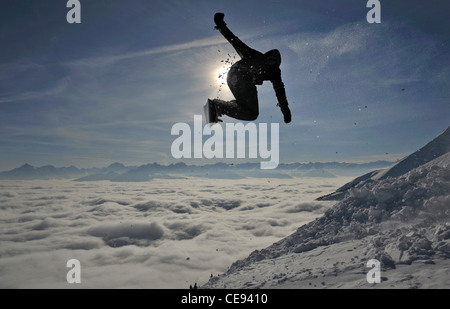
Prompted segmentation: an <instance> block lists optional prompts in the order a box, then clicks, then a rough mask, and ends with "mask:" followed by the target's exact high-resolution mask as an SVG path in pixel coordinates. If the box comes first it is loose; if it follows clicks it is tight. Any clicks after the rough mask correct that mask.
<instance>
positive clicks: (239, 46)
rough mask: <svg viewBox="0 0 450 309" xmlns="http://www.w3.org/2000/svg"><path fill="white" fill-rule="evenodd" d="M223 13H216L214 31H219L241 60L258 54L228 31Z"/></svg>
mask: <svg viewBox="0 0 450 309" xmlns="http://www.w3.org/2000/svg"><path fill="white" fill-rule="evenodd" d="M224 16H225V15H224V14H223V13H216V14H215V15H214V22H215V23H216V27H215V29H217V30H219V31H220V33H221V34H222V35H223V36H224V37H225V39H227V41H228V42H230V44H231V45H233V47H234V49H235V50H236V52H237V53H238V55H239V56H240V57H241V58H244V57H249V56H251V55H252V54H254V53H259V52H258V51H256V50H254V49H253V48H250V47H249V46H248V45H247V44H245V43H244V42H242V41H241V40H240V39H239V38H238V37H237V36H235V35H234V34H233V32H231V30H230V29H228V27H227V24H226V23H225V22H224V20H223V18H224Z"/></svg>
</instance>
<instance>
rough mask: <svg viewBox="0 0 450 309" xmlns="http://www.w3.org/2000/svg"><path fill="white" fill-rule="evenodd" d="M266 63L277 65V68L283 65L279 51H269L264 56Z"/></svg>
mask: <svg viewBox="0 0 450 309" xmlns="http://www.w3.org/2000/svg"><path fill="white" fill-rule="evenodd" d="M264 56H265V57H266V61H267V62H268V63H270V64H273V65H276V66H277V67H279V66H280V64H281V54H280V51H279V50H278V49H272V50H269V51H268V52H267V53H265V54H264Z"/></svg>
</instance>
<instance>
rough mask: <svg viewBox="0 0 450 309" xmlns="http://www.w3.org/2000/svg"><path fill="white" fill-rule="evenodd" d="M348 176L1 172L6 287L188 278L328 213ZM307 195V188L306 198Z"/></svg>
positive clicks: (182, 284) (164, 283)
mask: <svg viewBox="0 0 450 309" xmlns="http://www.w3.org/2000/svg"><path fill="white" fill-rule="evenodd" d="M348 180H349V179H347V178H333V179H319V178H317V179H316V180H314V181H313V178H310V179H304V178H302V179H294V180H293V179H290V180H283V179H255V178H253V179H252V178H251V179H244V180H237V181H236V180H220V181H219V182H216V183H215V182H214V180H211V179H199V178H188V179H183V180H178V179H177V180H164V179H161V180H153V181H150V182H144V183H119V184H117V183H110V182H86V183H78V182H73V181H70V180H63V181H61V180H59V181H53V180H45V181H1V182H0V214H1V216H0V218H1V219H0V229H1V236H0V278H1V279H0V287H2V288H71V287H74V286H72V285H69V284H68V283H67V282H66V274H67V272H68V271H69V268H66V262H67V261H68V260H69V259H78V260H79V261H80V263H81V280H82V283H81V285H79V286H75V287H81V288H119V287H125V288H138V287H140V288H187V287H188V286H189V284H193V283H194V282H198V283H204V282H206V281H207V280H208V279H209V276H210V275H211V274H214V275H217V274H218V273H223V272H224V271H226V269H227V267H228V266H229V265H231V263H232V262H233V261H235V260H236V259H239V258H243V257H245V256H246V255H248V254H249V253H250V252H251V251H253V250H255V249H261V248H263V247H266V246H267V245H270V244H272V243H273V242H275V241H277V240H279V239H281V238H282V237H284V236H286V235H288V234H290V233H292V232H293V231H295V230H296V229H297V228H298V227H299V226H300V225H302V224H304V223H306V222H309V221H311V220H312V219H314V218H316V217H317V216H318V215H320V214H322V213H323V212H324V211H325V210H326V209H328V207H329V206H330V205H331V204H330V202H315V201H314V199H315V198H316V197H318V196H320V195H323V194H325V193H329V192H330V191H332V190H333V189H336V188H337V187H338V186H340V185H342V184H343V183H345V181H348ZM299 197H301V198H299Z"/></svg>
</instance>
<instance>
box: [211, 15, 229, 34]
mask: <svg viewBox="0 0 450 309" xmlns="http://www.w3.org/2000/svg"><path fill="white" fill-rule="evenodd" d="M224 17H225V14H224V13H216V14H214V22H215V23H216V27H214V29H216V30H219V29H220V28H224V27H225V26H226V25H227V24H226V23H225V22H224V21H223V18H224Z"/></svg>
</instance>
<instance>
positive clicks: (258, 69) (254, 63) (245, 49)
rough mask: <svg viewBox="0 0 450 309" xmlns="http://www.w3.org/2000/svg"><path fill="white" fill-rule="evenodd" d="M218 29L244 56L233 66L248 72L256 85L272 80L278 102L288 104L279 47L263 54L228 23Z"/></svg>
mask: <svg viewBox="0 0 450 309" xmlns="http://www.w3.org/2000/svg"><path fill="white" fill-rule="evenodd" d="M218 30H219V31H220V33H221V34H222V35H223V36H224V37H225V38H226V39H227V40H228V42H230V44H231V45H232V46H233V47H234V49H235V50H236V52H237V53H238V55H239V56H240V57H241V58H242V59H241V60H239V61H238V62H236V63H235V64H233V65H232V68H234V69H237V70H238V71H239V72H241V73H242V74H247V75H248V76H249V77H250V78H251V80H252V81H253V84H255V85H262V83H263V82H264V81H270V82H271V83H272V85H273V89H274V90H275V95H276V97H277V99H278V104H279V105H281V106H287V105H288V101H287V98H286V91H285V88H284V84H283V81H282V79H281V70H280V65H281V54H280V52H279V51H278V50H277V49H272V50H270V51H268V52H266V53H265V54H263V53H261V52H259V51H257V50H255V49H253V48H250V47H249V46H247V45H246V44H245V43H244V42H242V41H241V40H240V39H239V38H238V37H237V36H235V35H234V34H233V33H232V32H231V30H230V29H228V27H227V26H226V25H224V26H221V27H220V28H218ZM234 71H235V70H234Z"/></svg>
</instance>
